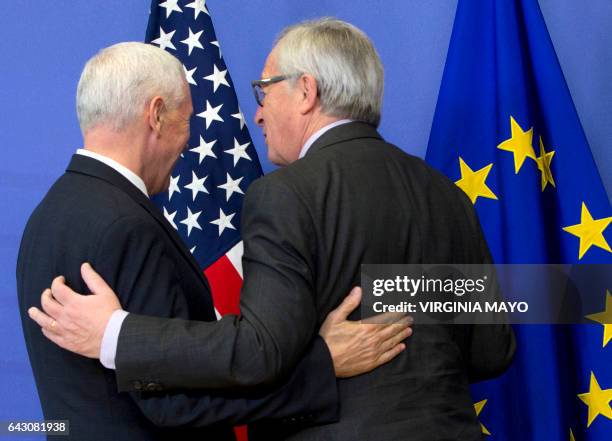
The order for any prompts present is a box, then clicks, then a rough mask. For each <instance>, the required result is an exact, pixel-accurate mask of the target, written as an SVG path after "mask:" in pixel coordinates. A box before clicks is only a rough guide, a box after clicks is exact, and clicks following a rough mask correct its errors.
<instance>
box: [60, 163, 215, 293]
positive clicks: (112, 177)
mask: <svg viewBox="0 0 612 441" xmlns="http://www.w3.org/2000/svg"><path fill="white" fill-rule="evenodd" d="M66 171H67V172H72V173H80V174H84V175H89V176H92V177H95V178H98V179H102V180H103V181H106V182H108V183H109V184H111V185H113V186H115V187H117V188H119V189H120V190H121V191H123V192H124V193H126V194H127V195H128V196H129V197H130V198H131V199H133V200H134V202H136V203H137V204H138V205H140V206H141V207H142V208H144V209H145V210H146V211H147V213H149V214H150V215H151V216H152V217H153V218H154V219H155V220H156V221H157V222H158V223H159V225H160V226H161V227H162V229H163V230H164V231H165V232H166V234H167V235H168V236H169V237H170V239H171V240H172V242H173V243H174V245H175V246H176V247H177V248H178V249H179V251H180V252H181V254H182V255H183V257H184V258H185V260H186V261H187V262H189V265H191V267H192V268H193V269H194V271H196V272H197V273H198V274H199V275H200V277H201V278H202V279H203V280H204V282H206V286H207V287H208V283H207V280H206V278H204V276H203V275H202V271H201V269H200V267H199V265H198V264H197V262H196V261H195V259H194V258H193V256H192V255H191V253H190V252H189V250H188V249H187V247H186V246H185V244H184V243H183V241H182V240H181V238H180V236H179V235H178V233H177V232H176V231H175V230H174V228H173V227H172V225H170V224H169V223H168V221H167V220H166V218H164V216H163V215H162V214H161V213H160V212H159V209H158V208H157V207H156V206H155V205H154V204H153V202H151V200H150V199H149V198H147V197H146V196H145V195H144V194H143V193H142V191H140V190H139V189H138V188H136V187H135V186H134V184H132V183H131V182H130V181H128V180H127V179H126V178H125V177H124V176H123V175H122V174H121V173H119V172H117V171H116V170H114V169H113V168H112V167H109V166H108V165H106V164H104V163H102V162H100V161H98V160H96V159H93V158H89V157H87V156H83V155H78V154H75V155H73V156H72V160H71V161H70V164H68V168H66Z"/></svg>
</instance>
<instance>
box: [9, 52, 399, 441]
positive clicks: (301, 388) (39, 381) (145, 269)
mask: <svg viewBox="0 0 612 441" xmlns="http://www.w3.org/2000/svg"><path fill="white" fill-rule="evenodd" d="M77 113H78V117H79V122H80V125H81V129H82V132H83V138H84V147H83V149H79V150H78V151H77V153H76V154H75V155H74V156H73V158H72V160H71V162H70V164H69V166H68V168H67V171H66V173H65V174H64V175H63V176H62V177H60V178H59V179H58V180H57V182H56V183H55V184H54V185H53V187H52V188H51V189H50V190H49V192H48V194H47V195H46V196H45V198H44V199H43V201H42V202H41V203H40V204H39V206H38V207H37V208H36V209H35V211H34V213H33V214H32V216H31V217H30V220H29V222H28V225H27V226H26V229H25V232H24V235H23V239H22V242H21V247H20V251H19V259H18V266H17V283H18V295H19V304H20V310H21V313H22V324H23V329H24V334H25V340H26V344H27V348H28V353H29V357H30V361H31V364H32V369H33V372H34V377H35V380H36V385H37V388H38V392H39V396H40V400H41V404H42V408H43V413H44V415H45V418H46V419H47V420H67V421H68V424H69V427H68V429H69V436H68V437H63V436H62V437H61V439H75V440H78V441H93V440H113V441H116V440H166V439H168V440H192V439H193V440H196V439H197V440H202V439H214V440H222V441H223V440H230V439H233V434H232V430H231V424H234V423H243V422H248V421H253V420H258V419H261V418H278V419H282V418H296V417H298V416H300V417H302V416H304V415H306V416H308V418H309V419H311V420H313V421H315V422H319V423H323V422H330V421H334V420H336V419H337V392H336V378H335V372H334V371H336V373H337V374H338V375H354V374H359V373H362V372H366V371H368V370H370V369H373V368H374V367H376V366H378V365H379V364H380V363H383V362H384V361H386V360H387V359H388V358H387V357H392V356H393V355H394V354H397V353H398V352H399V350H400V349H401V347H398V346H397V340H398V339H403V338H405V337H406V334H405V331H406V329H405V328H403V327H388V328H387V329H384V327H379V328H378V329H375V328H374V327H371V328H370V329H369V330H366V329H365V328H362V327H360V332H361V335H360V336H359V337H357V338H355V335H347V332H346V328H347V327H348V328H354V327H355V326H356V325H355V324H354V323H351V322H348V321H345V320H344V318H345V317H346V315H347V314H348V312H350V310H351V309H352V308H353V307H354V305H355V301H354V298H355V296H351V297H350V298H349V300H348V303H345V304H344V306H342V307H341V308H340V309H339V310H337V311H336V313H335V314H334V316H332V318H331V319H330V320H328V321H326V322H325V329H324V330H323V331H322V335H323V336H324V337H325V338H326V339H328V341H329V345H328V346H327V345H326V344H325V343H324V341H323V340H322V339H321V338H319V337H318V336H317V335H313V336H311V339H310V342H309V343H308V349H307V351H305V352H304V354H305V355H304V357H302V358H301V359H300V361H299V363H298V365H297V368H296V370H295V371H294V372H293V373H292V375H290V376H289V377H288V378H286V379H285V378H283V379H279V380H285V383H284V384H283V383H282V382H281V383H278V382H277V384H276V385H275V388H272V387H268V388H267V389H258V390H248V391H247V390H243V391H241V392H240V393H238V392H237V391H236V390H231V391H217V392H214V393H213V392H210V393H205V392H200V393H195V392H189V393H186V392H185V393H176V394H173V395H166V394H165V393H164V394H162V393H161V392H160V390H161V389H162V386H161V385H160V384H159V383H158V382H155V381H152V380H154V378H153V377H152V378H150V379H147V380H146V381H142V382H141V384H139V385H138V384H133V383H131V385H133V386H134V387H135V388H136V389H137V391H136V392H133V393H131V394H128V393H119V392H118V391H117V383H116V379H115V373H114V372H113V371H112V370H110V369H105V368H104V367H103V366H102V365H101V364H100V363H98V362H97V361H95V360H91V359H87V358H83V357H80V356H77V355H75V354H72V353H70V352H67V351H64V350H62V349H60V348H59V347H57V346H55V345H53V344H52V343H51V342H49V341H48V340H47V339H45V338H44V337H43V335H41V333H40V330H39V328H38V326H36V324H35V323H34V322H33V321H31V320H29V319H28V317H27V315H26V311H27V309H28V308H29V307H31V306H33V305H36V304H38V299H39V295H40V292H41V290H42V289H44V287H45V286H47V285H48V283H49V280H51V279H52V278H53V277H55V276H56V275H58V274H64V275H65V277H66V281H67V282H69V283H71V284H72V285H73V286H75V287H76V288H77V289H79V290H81V291H84V290H85V288H86V286H85V284H84V283H83V282H82V281H81V274H80V273H79V267H80V266H81V262H83V261H88V262H91V263H92V264H93V265H94V266H95V268H96V269H97V270H98V271H99V272H100V274H101V275H102V276H103V277H105V278H106V280H107V281H108V282H109V284H110V285H111V286H112V287H113V288H114V289H115V290H116V291H117V292H119V293H121V302H122V304H123V305H124V306H125V307H126V309H128V310H129V311H131V312H134V313H140V314H147V315H153V316H158V317H176V318H180V319H183V320H187V319H190V320H201V321H213V322H214V321H215V320H216V316H215V312H214V309H213V305H212V299H211V296H210V290H209V287H208V284H207V282H206V279H205V278H204V276H203V275H202V272H201V271H200V268H199V267H198V265H197V263H196V262H195V261H194V259H193V257H192V256H191V254H190V252H189V250H188V249H187V248H186V247H185V245H184V244H183V243H182V242H181V240H180V238H179V236H178V235H177V234H176V232H175V231H174V229H173V227H172V226H171V225H170V224H169V223H168V222H167V221H166V220H165V218H164V217H163V215H162V214H161V213H160V212H159V211H158V209H157V208H156V207H155V206H154V205H153V204H152V203H151V201H150V200H149V198H148V196H149V195H151V194H155V193H159V192H161V191H164V190H166V189H167V187H168V183H169V176H170V172H171V170H172V168H173V165H174V163H175V161H176V159H177V157H178V156H179V154H180V152H181V151H182V150H183V148H184V147H185V145H186V143H187V140H188V138H189V120H190V117H191V114H192V104H191V97H190V92H189V87H188V85H187V82H186V80H185V77H184V73H183V69H182V66H181V64H180V62H179V61H178V60H177V59H175V58H174V57H173V56H171V55H170V54H168V53H167V52H165V51H163V50H161V49H159V48H157V47H155V46H151V45H146V44H143V43H122V44H117V45H114V46H111V47H109V48H106V49H104V50H102V51H101V52H100V53H98V54H97V55H96V56H94V57H93V58H92V59H91V60H89V61H88V63H87V64H86V66H85V68H84V70H83V72H82V75H81V79H80V81H79V85H78V91H77ZM82 271H83V275H84V277H85V278H86V280H85V281H86V282H87V281H89V279H88V278H87V277H88V275H89V274H90V272H91V268H90V267H89V266H88V265H85V266H84V267H83V268H82ZM92 297H99V296H92ZM53 302H55V299H53V298H52V297H51V296H46V297H45V298H44V299H43V305H47V304H48V303H53ZM115 302H116V300H115ZM115 304H116V303H112V304H111V306H110V307H106V308H104V307H101V308H98V307H95V308H94V309H92V310H90V311H89V312H91V313H93V314H94V315H96V316H97V315H99V316H105V315H106V314H107V313H109V312H112V311H113V310H114V309H116V306H114V305H115ZM117 305H118V303H117ZM351 305H353V306H351ZM228 320H237V318H236V317H235V316H234V317H233V318H228ZM47 324H48V329H44V330H43V333H45V334H46V335H48V332H54V331H55V330H61V329H64V328H63V325H62V324H61V323H59V322H55V321H53V322H49V323H47ZM65 329H71V328H70V327H66V328H65ZM402 330H403V332H400V335H399V336H398V335H397V332H398V331H402ZM364 331H365V332H364ZM341 334H344V335H346V337H347V338H339V339H338V336H340V337H342V335H341ZM389 337H392V338H391V340H388V338H389ZM211 338H216V337H213V336H211ZM218 338H223V336H222V335H220V336H219V337H218ZM360 338H362V339H364V340H366V341H367V340H369V341H368V342H367V344H365V343H366V342H364V343H361V342H359V339H360ZM224 343H226V344H229V342H218V343H217V344H220V345H222V344H224ZM389 344H390V346H389ZM355 345H356V346H355ZM376 346H378V348H377V347H376ZM196 349H197V348H193V347H190V346H182V347H181V350H182V351H185V352H191V351H193V350H196ZM249 352H250V350H249ZM302 352H303V351H302ZM355 352H357V356H356V355H355ZM301 355H302V354H300V357H301ZM330 355H331V357H330ZM332 359H333V361H334V362H335V365H334V364H332ZM349 359H355V360H354V361H351V360H349ZM110 367H112V366H110ZM200 374H204V375H205V372H200ZM217 423H223V424H217ZM156 425H157V426H162V428H158V427H156ZM187 425H188V426H191V427H186V426H187ZM208 425H211V427H210V428H207V429H198V428H197V427H198V426H200V427H201V426H208Z"/></svg>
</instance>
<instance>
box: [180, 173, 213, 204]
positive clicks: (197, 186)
mask: <svg viewBox="0 0 612 441" xmlns="http://www.w3.org/2000/svg"><path fill="white" fill-rule="evenodd" d="M206 178H208V176H204V177H203V178H198V176H197V175H196V174H195V172H194V171H193V170H192V171H191V183H190V184H187V185H185V188H188V189H189V190H191V195H192V196H193V200H194V201H195V198H196V196H197V195H198V193H200V192H201V193H207V194H208V190H206V187H204V182H205V181H206Z"/></svg>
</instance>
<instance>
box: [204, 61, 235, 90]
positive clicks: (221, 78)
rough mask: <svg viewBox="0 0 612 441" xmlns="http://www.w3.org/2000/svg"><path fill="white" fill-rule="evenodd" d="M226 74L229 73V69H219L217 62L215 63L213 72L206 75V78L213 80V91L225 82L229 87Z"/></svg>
mask: <svg viewBox="0 0 612 441" xmlns="http://www.w3.org/2000/svg"><path fill="white" fill-rule="evenodd" d="M225 75H227V69H225V70H219V68H218V67H217V65H216V64H213V73H212V74H210V75H208V76H206V77H204V79H205V80H208V81H212V82H213V92H216V91H217V88H218V87H219V86H220V85H221V84H223V85H224V86H227V87H229V83H228V82H227V80H226V79H225Z"/></svg>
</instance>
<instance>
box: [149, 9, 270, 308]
mask: <svg viewBox="0 0 612 441" xmlns="http://www.w3.org/2000/svg"><path fill="white" fill-rule="evenodd" d="M146 41H147V42H150V43H152V44H155V45H157V46H159V47H160V48H162V49H164V50H166V51H168V52H169V53H171V54H172V55H174V56H175V57H177V58H178V59H179V60H180V61H181V63H182V64H183V69H184V71H185V76H186V78H187V82H188V83H189V85H190V88H191V97H192V100H193V109H194V112H193V116H192V119H191V136H190V138H189V145H188V147H187V148H186V149H185V151H184V152H183V153H182V155H181V157H180V158H179V160H178V162H177V165H176V167H175V169H174V171H173V172H172V176H171V179H170V187H169V189H168V191H167V192H166V193H163V194H160V195H158V196H156V197H155V198H154V200H155V203H156V204H157V205H158V206H159V207H160V209H161V210H162V211H163V213H164V216H165V217H166V219H167V220H168V222H170V224H172V226H173V227H174V228H175V229H176V230H177V231H178V233H179V234H180V236H181V237H182V239H183V240H184V241H185V243H186V244H187V246H188V248H189V249H190V250H191V252H192V254H193V255H194V257H195V259H196V260H197V262H198V263H199V264H200V267H201V268H202V270H203V271H204V273H205V274H206V277H207V278H208V281H209V283H210V285H211V290H212V295H213V300H214V304H215V309H216V311H217V316H220V315H225V314H230V313H234V314H235V313H238V312H239V310H238V305H239V300H238V299H239V294H240V288H241V286H242V265H241V258H242V242H241V240H240V233H239V232H240V227H239V226H240V211H241V207H242V202H243V198H244V193H245V192H246V189H247V187H248V186H249V185H250V183H251V182H252V181H253V180H254V179H256V178H258V177H259V176H261V174H262V171H261V165H260V163H259V159H258V158H257V152H256V150H255V148H254V146H253V143H252V141H251V136H250V135H249V131H248V128H247V126H246V124H245V120H244V116H243V114H242V112H241V110H240V107H239V106H238V100H237V98H236V93H235V91H234V87H233V83H232V80H231V78H230V75H229V73H228V71H227V67H226V66H225V62H224V60H223V55H222V53H221V47H220V45H219V41H218V40H217V37H216V36H215V31H214V29H213V24H212V20H211V17H210V12H209V10H208V8H207V6H206V1H205V0H165V1H164V0H153V1H152V2H151V10H150V16H149V24H148V27H147V35H146Z"/></svg>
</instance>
